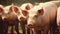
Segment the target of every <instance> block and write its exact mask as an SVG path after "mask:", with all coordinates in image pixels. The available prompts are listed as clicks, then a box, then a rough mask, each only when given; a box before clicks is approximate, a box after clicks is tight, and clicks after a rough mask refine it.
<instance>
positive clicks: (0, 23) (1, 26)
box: [0, 5, 4, 34]
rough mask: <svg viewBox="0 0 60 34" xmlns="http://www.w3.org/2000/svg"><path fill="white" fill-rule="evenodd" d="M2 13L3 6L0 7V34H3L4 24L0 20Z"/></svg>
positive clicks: (0, 19)
mask: <svg viewBox="0 0 60 34" xmlns="http://www.w3.org/2000/svg"><path fill="white" fill-rule="evenodd" d="M3 13H4V6H3V5H0V34H4V23H3V20H2V15H3Z"/></svg>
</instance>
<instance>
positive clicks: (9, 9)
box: [3, 5, 20, 34]
mask: <svg viewBox="0 0 60 34" xmlns="http://www.w3.org/2000/svg"><path fill="white" fill-rule="evenodd" d="M4 9H5V15H4V16H3V17H4V19H3V20H4V22H5V24H4V25H5V33H7V32H8V30H6V29H8V26H12V28H11V33H13V26H15V30H16V32H17V34H19V30H18V22H19V20H18V15H20V13H18V12H19V8H18V7H16V6H12V5H10V6H6V7H5V8H4ZM6 22H7V23H6Z"/></svg>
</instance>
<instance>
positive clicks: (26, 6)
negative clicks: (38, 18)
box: [20, 3, 33, 34]
mask: <svg viewBox="0 0 60 34" xmlns="http://www.w3.org/2000/svg"><path fill="white" fill-rule="evenodd" d="M32 7H33V5H32V4H31V3H24V4H22V5H21V6H20V9H21V17H20V20H21V22H20V25H21V28H22V31H23V34H25V32H26V29H25V25H26V24H27V16H28V10H30V9H31V8H32ZM27 34H30V29H29V28H27Z"/></svg>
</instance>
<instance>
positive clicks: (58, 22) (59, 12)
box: [57, 7, 60, 32]
mask: <svg viewBox="0 0 60 34" xmlns="http://www.w3.org/2000/svg"><path fill="white" fill-rule="evenodd" d="M57 25H58V29H59V32H60V7H59V8H58V9H57Z"/></svg>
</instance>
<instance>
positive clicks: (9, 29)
mask: <svg viewBox="0 0 60 34" xmlns="http://www.w3.org/2000/svg"><path fill="white" fill-rule="evenodd" d="M26 30H27V28H26ZM10 31H11V27H9V28H8V34H11V32H10ZM59 31H60V27H59ZM19 32H20V33H21V34H22V29H21V27H20V24H19ZM26 32H27V31H26ZM14 34H17V33H16V31H15V29H14ZM26 34H27V33H26ZM30 34H32V32H31V31H30ZM49 34H50V32H49Z"/></svg>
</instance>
